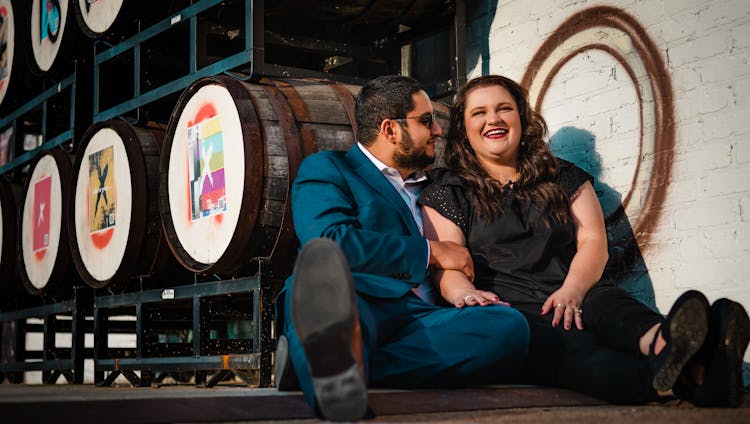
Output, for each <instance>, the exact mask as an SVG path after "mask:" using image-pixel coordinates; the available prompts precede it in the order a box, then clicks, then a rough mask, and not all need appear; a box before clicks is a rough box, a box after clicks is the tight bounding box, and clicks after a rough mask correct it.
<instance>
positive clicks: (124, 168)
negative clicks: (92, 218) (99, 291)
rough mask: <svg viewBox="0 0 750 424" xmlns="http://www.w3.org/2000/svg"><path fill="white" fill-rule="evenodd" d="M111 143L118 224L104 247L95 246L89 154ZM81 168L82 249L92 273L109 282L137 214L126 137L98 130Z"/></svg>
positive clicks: (78, 215) (78, 216)
mask: <svg viewBox="0 0 750 424" xmlns="http://www.w3.org/2000/svg"><path fill="white" fill-rule="evenodd" d="M109 146H112V153H113V155H114V162H115V169H114V181H115V190H114V192H115V198H114V201H115V226H114V233H113V234H112V239H111V240H110V241H109V244H108V245H107V246H106V247H105V248H104V249H99V248H97V247H96V246H94V243H93V242H92V240H91V236H90V234H91V233H90V223H89V197H88V196H90V195H91V190H92V188H91V187H90V185H89V160H88V157H89V155H91V154H92V153H94V152H98V151H100V150H103V149H106V148H107V147H109ZM77 171H78V178H77V180H76V185H75V189H76V191H75V197H76V198H75V212H74V216H75V218H74V219H75V229H76V231H75V232H76V234H75V237H76V241H77V244H78V250H79V253H80V256H81V261H82V262H83V264H84V266H85V267H86V270H87V271H88V272H89V274H91V276H92V277H93V278H94V279H96V280H98V281H107V280H109V279H110V278H112V277H113V276H114V275H115V273H116V272H117V271H118V270H119V269H120V265H121V264H122V260H123V259H124V256H125V248H126V247H127V243H128V235H129V232H130V225H131V220H132V213H133V187H132V184H131V170H130V161H129V160H128V155H127V152H126V150H125V145H124V142H123V139H122V137H120V135H119V134H118V133H117V132H116V131H115V130H114V129H112V128H108V127H104V128H101V129H100V130H99V131H97V132H96V133H95V134H94V135H93V136H92V137H91V139H90V140H89V143H88V145H87V146H86V150H84V152H83V156H82V160H81V166H80V168H79V169H78V170H77Z"/></svg>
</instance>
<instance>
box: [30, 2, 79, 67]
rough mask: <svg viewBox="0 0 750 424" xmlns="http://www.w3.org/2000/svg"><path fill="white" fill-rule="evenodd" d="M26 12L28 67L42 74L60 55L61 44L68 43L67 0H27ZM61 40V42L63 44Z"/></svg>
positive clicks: (69, 35) (73, 35)
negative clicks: (27, 8) (28, 1)
mask: <svg viewBox="0 0 750 424" xmlns="http://www.w3.org/2000/svg"><path fill="white" fill-rule="evenodd" d="M30 2H31V5H30V6H31V7H30V8H29V10H30V13H29V14H28V15H26V16H25V18H26V19H27V22H28V26H25V28H27V29H28V31H29V32H28V34H29V35H30V37H28V36H27V35H25V36H26V37H28V38H26V39H27V40H28V43H29V44H28V45H29V46H30V48H29V49H28V53H29V54H28V57H29V59H28V68H29V70H30V71H31V73H33V74H34V75H44V74H46V73H47V72H48V71H49V70H50V68H52V65H53V64H54V63H55V62H64V61H65V60H68V58H64V59H61V60H56V59H57V57H58V56H65V55H61V54H59V53H60V49H61V46H63V45H65V46H70V45H71V43H72V42H73V40H71V38H73V37H75V34H74V31H72V29H71V25H69V22H70V21H71V19H69V18H70V16H69V13H68V12H69V11H70V7H69V3H70V2H69V0H30ZM63 41H65V42H64V43H63Z"/></svg>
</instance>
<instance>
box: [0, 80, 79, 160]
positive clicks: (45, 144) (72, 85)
mask: <svg viewBox="0 0 750 424" xmlns="http://www.w3.org/2000/svg"><path fill="white" fill-rule="evenodd" d="M67 89H70V121H69V122H70V126H69V128H68V129H67V130H66V131H64V132H62V133H61V134H58V135H56V136H55V137H53V138H51V139H49V140H47V102H48V101H50V99H52V98H53V97H55V96H57V95H58V94H60V93H62V92H63V90H67ZM75 93H76V73H75V72H73V74H71V75H69V76H68V77H67V78H65V79H64V80H62V81H60V82H59V83H56V84H55V85H54V86H52V87H49V88H47V89H46V90H44V91H43V92H42V93H41V94H39V95H38V96H36V97H35V98H33V99H31V100H30V101H28V102H26V103H25V104H24V105H23V106H21V107H19V108H18V109H16V110H14V111H13V113H11V114H10V115H8V116H6V117H3V118H0V130H6V129H8V128H9V127H10V126H12V127H13V136H12V137H11V142H10V148H11V152H10V155H9V157H10V161H8V163H6V164H5V165H3V166H0V174H3V173H5V172H7V171H9V170H11V169H13V168H16V167H18V166H21V165H24V164H26V163H27V162H29V161H31V160H32V159H33V158H34V156H36V155H37V153H39V152H43V151H46V150H50V149H52V148H54V147H57V146H59V145H61V144H63V143H65V142H67V141H71V140H72V139H73V130H74V127H75V105H76V95H75ZM39 106H41V108H42V140H43V141H42V145H41V146H39V147H37V148H36V149H33V150H30V151H28V152H25V153H23V154H21V155H18V156H15V145H16V137H17V135H18V122H17V121H18V119H19V118H21V117H23V116H24V115H26V114H27V113H29V112H31V111H32V110H34V109H35V108H37V107H39ZM14 156H15V157H14Z"/></svg>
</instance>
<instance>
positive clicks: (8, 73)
mask: <svg viewBox="0 0 750 424" xmlns="http://www.w3.org/2000/svg"><path fill="white" fill-rule="evenodd" d="M15 22H16V14H15V13H14V9H13V4H12V3H11V2H10V0H0V105H2V104H3V101H4V100H5V96H6V95H7V94H8V87H9V86H10V82H11V77H12V76H13V74H14V72H13V71H14V70H15V69H14V67H13V65H14V64H15V62H16V56H17V55H18V53H20V50H17V48H16V24H15Z"/></svg>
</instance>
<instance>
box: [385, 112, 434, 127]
mask: <svg viewBox="0 0 750 424" xmlns="http://www.w3.org/2000/svg"><path fill="white" fill-rule="evenodd" d="M407 119H416V120H417V122H419V123H420V124H422V125H424V126H425V127H427V129H429V130H431V129H432V126H433V125H435V113H434V112H433V113H430V114H429V115H420V116H407V117H406V118H393V120H394V121H406V120H407Z"/></svg>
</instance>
